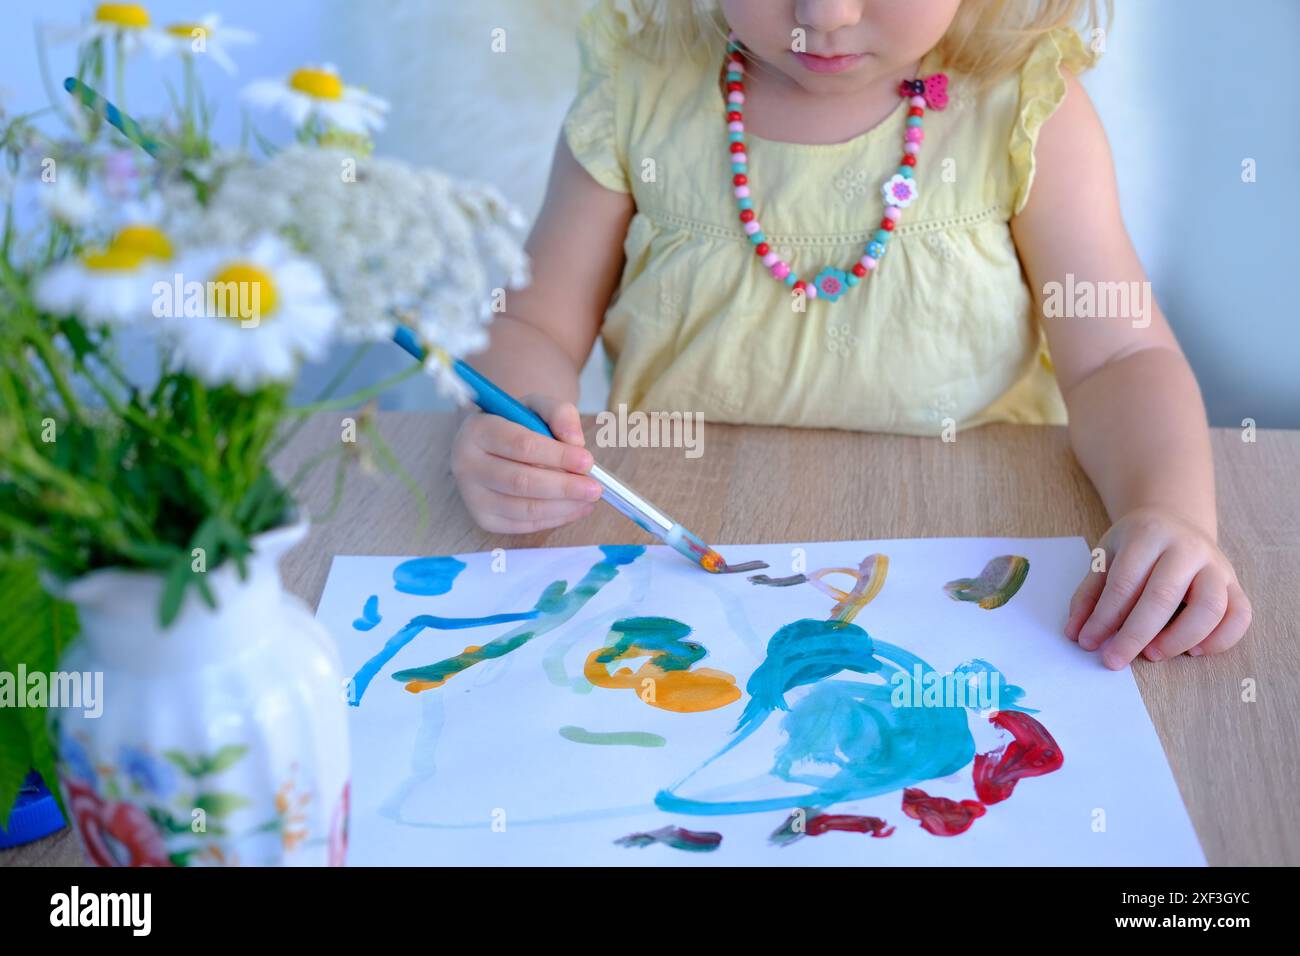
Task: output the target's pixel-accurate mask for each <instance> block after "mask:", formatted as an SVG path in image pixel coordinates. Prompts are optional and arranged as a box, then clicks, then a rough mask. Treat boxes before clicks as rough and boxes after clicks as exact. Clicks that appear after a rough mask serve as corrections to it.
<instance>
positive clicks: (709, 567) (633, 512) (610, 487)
mask: <svg viewBox="0 0 1300 956" xmlns="http://www.w3.org/2000/svg"><path fill="white" fill-rule="evenodd" d="M393 341H394V342H396V343H397V344H398V345H400V346H401V347H402V348H403V349H405V350H406V351H407V352H409V353H410V354H411V355H413V356H414V357H415V358H417V359H419V360H420V361H422V362H423V361H424V358H425V351H424V349H423V348H422V347H421V346H420V343H419V342H417V341H416V339H415V335H414V334H413V333H412V332H411V330H410V329H408V328H406V326H398V328H397V332H396V333H395V334H394V335H393ZM436 358H437V360H438V361H441V362H442V363H443V364H444V365H446V366H447V367H448V368H450V369H451V370H452V371H453V372H455V374H456V376H457V377H458V378H460V380H461V381H463V382H464V383H465V384H466V385H468V386H469V388H470V391H472V392H473V393H474V403H475V404H476V405H478V407H479V408H481V409H483V411H485V412H488V413H489V414H492V415H500V416H501V417H502V418H505V419H508V420H510V421H512V422H514V423H515V424H517V425H523V426H524V427H525V428H527V429H530V430H532V431H535V432H537V433H538V434H539V435H545V436H546V437H547V438H554V437H555V433H554V432H552V431H551V429H550V427H549V426H548V425H547V424H546V422H545V421H543V420H542V418H541V416H539V415H538V414H537V413H536V412H534V411H533V410H532V409H531V408H529V407H528V406H527V405H525V404H524V403H523V402H521V401H519V400H518V399H517V398H514V397H513V396H512V395H510V394H508V393H507V392H505V391H504V390H502V389H501V388H500V387H498V386H497V385H496V384H495V383H493V382H492V381H491V380H490V379H488V378H487V377H486V376H485V375H483V374H482V373H481V372H479V371H477V370H476V369H475V368H473V367H472V366H470V365H469V364H468V363H466V362H464V361H462V360H461V359H458V358H453V357H452V356H450V355H448V354H447V353H445V352H440V353H439V354H437V355H436ZM587 474H588V475H589V476H590V477H591V478H593V479H595V481H596V482H597V484H599V485H600V487H601V488H602V489H603V490H604V493H603V494H602V495H601V497H602V498H603V499H604V500H605V501H607V502H609V503H610V504H611V505H613V506H614V507H615V508H617V509H618V510H619V511H621V512H622V513H623V514H624V515H625V516H626V517H628V518H630V519H631V520H632V521H634V522H636V523H637V525H639V526H640V527H641V528H643V529H644V530H646V531H648V532H649V533H650V534H652V535H654V536H655V537H657V538H659V539H661V540H662V541H663V542H664V544H666V545H668V546H669V547H671V548H672V549H673V550H675V551H677V552H678V553H679V554H682V555H684V556H686V557H687V558H689V559H690V560H691V561H693V562H695V563H696V564H698V565H699V566H700V567H702V568H703V569H704V570H706V571H709V572H711V573H713V574H733V573H735V572H737V571H753V570H757V569H758V568H765V567H767V565H766V564H765V563H763V562H762V561H750V562H748V563H746V564H735V565H729V564H727V562H726V561H725V560H723V557H722V555H720V554H718V552H717V551H715V550H713V548H711V547H709V546H708V545H707V544H705V543H704V541H703V540H701V539H700V538H699V536H697V535H695V534H693V533H692V532H691V531H689V530H688V529H687V528H686V527H685V526H684V525H682V524H681V522H679V521H674V520H673V519H672V518H670V517H669V516H668V515H666V514H664V513H663V512H662V511H660V510H659V509H658V508H656V507H655V506H654V505H652V504H651V503H650V502H649V501H647V500H646V499H645V498H643V497H642V496H641V495H639V494H637V493H636V492H635V491H633V490H632V489H631V488H629V487H628V486H627V485H625V484H623V482H621V481H619V480H618V479H617V478H615V477H614V476H613V475H611V474H610V473H609V472H608V471H606V470H605V469H604V468H601V467H600V465H597V464H593V465H592V466H591V471H589V472H587Z"/></svg>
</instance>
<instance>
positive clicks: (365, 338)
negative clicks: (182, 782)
mask: <svg viewBox="0 0 1300 956" xmlns="http://www.w3.org/2000/svg"><path fill="white" fill-rule="evenodd" d="M38 35H41V36H43V37H44V39H43V40H42V41H41V42H42V60H43V62H44V46H45V45H46V44H47V43H50V44H53V43H57V42H69V41H72V42H76V44H77V47H76V50H77V52H76V73H75V76H74V77H70V78H69V79H68V81H67V83H66V89H67V90H68V91H70V92H71V94H72V95H67V94H65V93H64V92H63V91H62V90H59V89H58V87H57V86H55V85H54V84H52V83H50V82H49V81H48V79H47V86H48V87H49V88H50V89H51V108H50V109H49V110H44V111H41V115H26V116H12V115H6V113H5V112H4V109H3V104H0V160H2V162H0V207H2V208H3V232H2V233H0V589H2V590H3V593H4V595H5V598H6V603H7V604H8V608H7V611H8V618H9V619H8V620H7V621H6V622H4V623H3V624H0V670H6V669H8V670H11V671H12V670H13V669H14V668H15V667H16V666H17V665H18V664H19V663H25V664H26V666H27V668H28V670H29V671H35V670H44V671H48V670H50V669H52V665H53V661H54V660H55V659H56V657H57V654H58V652H59V649H60V646H61V645H62V643H64V642H66V640H67V639H69V637H70V636H71V631H72V629H73V628H74V627H75V622H74V621H73V618H72V616H71V615H70V614H69V613H68V610H67V609H66V608H65V607H62V606H61V605H59V604H58V602H56V601H53V600H51V599H50V598H48V597H47V596H46V595H45V594H44V592H43V590H42V588H41V586H40V581H41V579H42V577H55V578H64V579H68V578H75V577H77V576H79V575H82V574H85V573H87V572H89V571H92V570H95V569H97V568H102V567H109V566H116V567H128V568H138V569H145V570H149V571H152V572H155V573H158V574H160V575H163V576H164V577H165V579H166V582H167V586H166V588H165V589H164V595H163V600H162V606H161V607H160V608H159V613H160V615H161V617H162V620H163V622H164V623H167V622H170V621H171V620H173V619H174V618H175V616H176V615H177V613H178V611H179V609H180V607H181V604H182V602H183V601H184V600H185V599H186V597H187V595H193V596H194V597H196V598H197V599H200V600H205V601H207V602H209V603H211V602H212V595H211V594H210V593H209V592H208V590H207V587H206V585H205V583H204V575H202V574H196V573H193V572H194V567H195V562H196V560H197V559H198V557H199V556H201V558H202V560H203V563H204V565H205V567H206V568H207V569H211V568H214V567H216V566H217V565H219V564H221V563H223V562H226V561H230V562H234V563H235V564H236V565H237V566H238V567H239V568H240V569H241V570H242V569H243V567H244V561H245V558H246V557H247V555H248V554H249V552H250V545H249V541H250V539H251V538H252V537H253V536H255V535H257V534H258V533H259V532H262V531H265V530H267V529H270V528H272V527H275V526H277V525H280V524H283V523H285V522H286V521H289V520H291V516H292V513H293V504H292V502H293V491H294V487H293V486H294V483H295V477H296V478H300V477H301V476H294V477H291V478H289V479H288V480H282V479H281V478H279V477H277V475H276V472H275V470H274V469H273V464H274V456H275V454H276V452H277V450H278V449H279V448H281V447H282V446H283V444H284V442H285V440H286V438H287V435H288V434H289V433H291V432H292V431H293V426H294V425H295V423H296V422H299V421H301V420H303V418H304V416H306V415H308V414H310V413H312V412H313V411H319V410H321V409H327V408H345V407H349V406H351V405H354V404H357V403H358V402H362V401H365V400H367V399H369V398H370V397H372V396H374V395H377V394H379V393H380V392H381V391H383V390H384V389H385V388H387V387H388V386H390V385H392V384H394V383H395V381H396V380H397V379H399V378H403V377H405V376H406V375H410V374H416V373H418V372H419V371H420V369H421V367H420V366H419V365H417V364H412V365H411V367H410V369H409V370H407V371H405V372H403V373H402V374H401V375H399V376H395V377H394V378H392V379H390V380H388V381H387V382H380V383H376V384H375V385H374V386H373V387H371V388H368V389H365V390H363V391H362V392H360V393H357V394H354V395H352V396H346V397H342V398H334V397H332V396H330V395H328V394H326V395H323V396H322V397H321V400H320V401H318V402H315V403H313V404H311V405H306V406H298V407H294V406H291V404H290V402H289V392H290V387H291V385H292V383H293V382H294V380H295V377H296V375H297V373H298V370H299V367H300V365H301V364H302V363H303V362H305V361H312V360H318V359H321V358H323V357H324V356H325V355H326V353H327V352H328V351H329V350H330V348H331V347H332V346H333V345H334V344H335V343H338V342H350V343H355V344H356V348H357V350H358V352H357V356H356V357H359V354H360V351H362V350H364V349H365V348H367V347H369V345H370V344H372V343H375V342H380V341H383V340H387V339H388V338H389V337H390V336H391V335H392V334H393V332H394V330H395V329H396V328H397V327H398V326H399V325H405V326H406V327H408V328H409V329H411V330H412V331H413V332H414V334H415V337H416V338H417V339H418V340H419V342H420V343H421V344H422V345H423V346H424V347H425V352H426V355H427V356H428V358H427V360H426V362H425V364H424V370H425V371H427V372H429V373H431V374H432V375H433V376H434V377H435V379H436V381H437V382H438V383H439V385H440V386H441V387H442V389H443V390H444V391H447V392H450V393H453V394H457V393H458V392H459V388H458V383H457V380H456V379H455V378H454V376H453V375H452V374H451V372H450V368H449V366H450V358H451V357H452V356H456V355H461V354H465V353H468V352H472V351H474V350H475V349H478V348H481V347H482V346H483V345H485V344H486V326H487V323H488V321H489V319H490V318H491V311H492V305H491V303H492V302H493V300H494V298H498V299H499V296H496V297H494V294H493V293H494V283H500V284H502V285H509V284H520V283H523V282H526V268H527V263H526V259H525V256H524V254H523V251H522V248H521V245H520V234H521V231H522V226H523V224H522V222H521V221H520V217H519V215H518V214H517V213H516V212H514V211H513V210H512V209H511V208H510V207H509V206H508V205H507V204H506V203H505V202H504V201H503V200H502V199H501V198H500V197H499V196H498V195H497V194H496V193H494V192H493V191H492V190H490V189H486V188H481V187H476V186H470V185H466V184H462V183H457V182H453V181H452V180H450V179H449V178H447V177H446V176H443V175H441V174H439V173H437V172H435V171H433V170H428V169H417V168H413V167H411V166H409V165H406V164H405V163H402V162H398V161H395V160H392V159H381V158H378V157H375V156H374V155H373V154H372V152H373V151H372V143H371V136H372V134H373V133H374V132H376V131H377V130H379V129H380V128H381V127H382V125H383V120H384V114H385V112H386V111H387V108H388V105H387V104H386V103H385V102H384V101H383V100H381V99H379V98H377V97H375V96H373V95H371V94H369V93H366V92H364V91H362V90H360V89H358V88H356V87H354V86H351V85H348V84H346V83H345V82H344V81H343V79H342V78H341V77H340V76H339V75H338V73H337V71H336V70H334V69H333V68H332V67H330V66H304V67H302V68H300V69H297V70H295V71H293V72H292V73H290V74H289V75H288V76H285V77H282V78H277V79H264V80H259V81H256V82H253V83H251V84H250V85H248V86H247V87H246V88H245V91H244V103H245V105H246V106H247V107H249V108H250V109H252V110H258V109H270V110H277V111H280V112H282V113H284V114H285V115H287V116H288V117H289V118H290V120H291V121H292V123H293V125H294V127H295V129H296V133H297V134H296V137H295V139H294V141H292V142H291V143H288V144H285V145H283V146H276V145H272V144H270V143H268V142H266V140H265V139H263V138H262V137H260V136H257V135H256V134H254V136H253V137H252V138H254V139H255V140H256V141H257V142H258V143H259V144H260V150H259V153H258V155H253V154H252V153H251V152H250V151H248V150H246V149H230V148H225V147H223V146H221V145H219V144H217V143H215V142H213V140H212V136H211V134H210V116H211V113H212V109H211V104H209V103H208V102H207V101H206V99H205V96H204V93H203V90H202V87H201V85H200V81H199V77H200V73H201V71H202V70H203V69H206V68H207V62H208V61H211V63H212V64H214V65H215V66H217V67H219V68H222V69H227V70H233V69H234V63H233V60H232V57H231V50H232V49H233V48H235V47H238V46H240V45H242V44H245V43H249V42H251V41H253V40H254V38H253V36H252V35H251V34H249V33H247V32H246V31H242V30H239V29H236V28H234V27H231V26H227V25H226V24H223V23H222V22H221V21H220V20H219V19H218V18H216V17H206V18H203V19H200V20H196V21H194V22H192V23H180V24H173V25H169V26H162V25H157V24H154V23H153V22H152V21H151V18H150V16H149V13H148V11H147V9H146V8H145V7H143V6H142V5H139V4H134V3H112V4H109V3H104V4H99V5H97V6H93V7H91V8H89V12H88V16H87V19H86V20H85V21H84V22H83V23H82V24H80V25H78V26H76V27H73V28H66V29H47V30H45V31H44V32H43V33H38ZM141 53H144V54H148V55H152V56H153V57H154V58H156V59H157V61H158V65H159V71H160V74H161V76H160V83H166V85H167V86H168V88H169V89H170V90H172V91H173V92H172V95H171V103H172V107H171V109H170V111H169V112H168V113H167V115H163V116H150V117H146V116H136V117H133V116H131V115H129V114H128V113H127V112H126V111H127V105H128V91H127V90H126V89H125V83H124V76H125V71H124V69H123V67H124V65H125V63H126V62H127V61H128V60H129V58H131V57H132V56H136V55H139V54H141ZM56 119H57V120H59V124H58V125H59V128H58V129H57V130H56V131H53V132H51V131H50V129H49V127H50V126H51V125H54V121H55V120H56ZM245 123H246V129H247V128H250V126H249V121H248V118H247V117H246V119H245ZM246 138H249V137H246ZM351 367H353V366H352V365H351V364H349V365H347V366H345V368H344V372H346V371H347V370H349V369H350V368H351ZM342 378H343V374H340V375H339V376H336V383H337V382H338V381H341V379H342ZM359 427H360V430H361V431H362V432H363V435H362V436H361V441H362V442H363V443H364V445H365V447H366V448H367V449H369V450H370V452H371V454H369V455H367V456H366V458H367V460H374V461H378V462H380V463H386V464H387V465H388V466H389V467H392V468H398V467H399V466H397V464H396V460H395V458H394V457H393V456H392V455H391V453H390V452H389V451H388V450H387V449H386V448H385V447H384V446H383V444H382V441H381V440H380V438H379V436H378V434H377V432H376V431H375V429H374V427H373V422H371V421H369V420H368V419H367V418H365V417H364V416H362V419H361V422H360V425H359ZM331 456H332V457H334V458H335V459H337V460H336V463H335V466H336V467H337V468H339V469H342V468H344V467H345V466H346V464H347V462H348V461H349V460H355V459H357V458H358V457H360V456H359V454H358V449H357V447H356V446H353V447H351V448H349V447H348V446H347V445H343V444H341V445H340V447H338V448H335V449H328V450H326V451H325V452H323V453H322V454H321V455H320V456H317V458H316V459H314V460H313V463H317V464H318V463H324V461H325V460H326V459H328V458H329V457H331ZM341 474H342V472H341V471H340V475H341ZM337 486H338V487H341V484H338V485H337ZM41 721H42V716H41V715H39V714H35V713H26V712H15V711H13V710H12V709H10V710H6V709H5V708H0V737H2V738H3V739H4V741H5V743H6V744H8V743H9V741H10V740H18V741H19V742H20V744H21V741H22V739H23V738H26V741H27V750H25V751H24V749H23V747H22V746H15V747H9V746H6V747H0V824H3V816H4V815H6V814H7V810H8V807H9V805H10V804H11V802H12V796H13V792H15V791H16V788H17V786H18V782H19V781H20V780H21V776H22V774H25V773H26V770H27V768H28V766H34V767H36V769H38V770H43V769H45V767H46V766H47V758H48V756H49V754H48V744H47V743H45V742H44V734H43V729H40V728H41ZM20 771H21V772H20Z"/></svg>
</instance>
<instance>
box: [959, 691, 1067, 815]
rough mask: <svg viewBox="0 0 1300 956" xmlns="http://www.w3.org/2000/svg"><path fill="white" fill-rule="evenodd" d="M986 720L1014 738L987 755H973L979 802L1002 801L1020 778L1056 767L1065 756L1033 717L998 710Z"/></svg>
mask: <svg viewBox="0 0 1300 956" xmlns="http://www.w3.org/2000/svg"><path fill="white" fill-rule="evenodd" d="M989 722H990V723H992V724H996V725H997V726H998V727H1001V728H1003V729H1004V730H1009V731H1010V732H1011V735H1012V736H1013V737H1014V738H1015V739H1014V740H1012V741H1011V742H1010V743H1008V744H1006V745H1005V746H1003V747H1000V748H999V749H997V750H993V751H990V752H989V753H986V754H976V755H975V796H977V797H979V799H980V802H981V803H985V804H992V803H1001V802H1002V801H1003V800H1005V799H1006V798H1007V797H1009V796H1011V791H1012V790H1014V789H1015V788H1016V782H1017V781H1018V780H1020V779H1021V778H1023V777H1041V776H1042V775H1043V774H1045V773H1051V772H1052V771H1053V770H1059V769H1060V768H1061V764H1062V763H1064V762H1065V755H1064V754H1062V753H1061V748H1060V747H1058V746H1057V744H1056V741H1055V740H1053V739H1052V735H1051V734H1049V733H1048V732H1047V728H1045V727H1044V726H1043V725H1042V724H1040V723H1039V722H1038V721H1036V720H1034V718H1032V717H1030V716H1029V715H1028V714H1022V713H1021V712H1020V711H1017V710H999V711H997V712H995V713H994V714H993V715H992V716H990V717H989Z"/></svg>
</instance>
